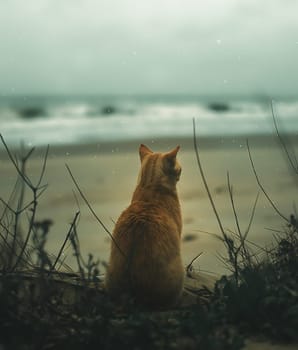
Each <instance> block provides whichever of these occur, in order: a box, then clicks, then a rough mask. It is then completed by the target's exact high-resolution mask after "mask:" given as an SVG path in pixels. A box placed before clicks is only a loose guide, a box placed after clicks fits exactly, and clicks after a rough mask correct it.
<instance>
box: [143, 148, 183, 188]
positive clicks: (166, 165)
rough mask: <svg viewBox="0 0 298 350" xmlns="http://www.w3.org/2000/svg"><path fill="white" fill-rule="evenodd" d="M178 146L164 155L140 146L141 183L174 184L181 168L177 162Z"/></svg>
mask: <svg viewBox="0 0 298 350" xmlns="http://www.w3.org/2000/svg"><path fill="white" fill-rule="evenodd" d="M179 149H180V146H177V147H176V148H174V149H173V150H171V151H169V152H165V153H155V152H153V151H151V150H150V149H149V148H148V147H147V146H145V145H143V144H141V145H140V148H139V154H140V159H141V174H140V175H141V179H140V180H141V181H142V182H143V183H144V184H145V183H153V182H169V184H170V183H172V184H176V182H177V181H179V179H180V174H181V166H180V164H179V162H178V161H177V153H178V151H179Z"/></svg>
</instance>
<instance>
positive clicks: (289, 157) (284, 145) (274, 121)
mask: <svg viewBox="0 0 298 350" xmlns="http://www.w3.org/2000/svg"><path fill="white" fill-rule="evenodd" d="M270 106H271V113H272V118H273V123H274V127H275V131H276V135H277V137H278V139H279V142H280V144H281V146H282V148H283V150H284V152H285V154H286V156H287V158H288V161H289V163H290V165H291V167H292V168H293V170H294V172H295V173H296V174H298V161H297V158H296V155H295V153H294V152H292V156H293V158H294V161H295V163H296V164H295V163H294V161H293V159H292V157H291V156H290V152H289V149H288V145H287V144H286V142H285V140H284V139H283V137H282V136H281V134H280V132H279V129H278V126H277V122H276V117H275V112H274V106H273V100H271V104H270Z"/></svg>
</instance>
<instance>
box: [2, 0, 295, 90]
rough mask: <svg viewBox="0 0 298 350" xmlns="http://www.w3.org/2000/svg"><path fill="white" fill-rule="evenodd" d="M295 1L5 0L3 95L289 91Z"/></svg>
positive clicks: (292, 71)
mask: <svg viewBox="0 0 298 350" xmlns="http://www.w3.org/2000/svg"><path fill="white" fill-rule="evenodd" d="M297 91H298V1H296V0H270V1H267V0H264V1H260V0H208V1H207V0H204V1H201V0H150V1H148V0H138V1H137V0H135V1H132V0H18V1H17V0H0V94H4V95H7V94H12V93H15V94H30V93H39V94H47V93H51V94H59V93H64V94H68V93H70V94H71V93H75V94H80V93H84V94H85V93H86V94H88V93H93V94H94V93H95V94H97V93H101V94H110V93H115V94H117V93H144V94H145V93H150V94H158V93H166V94H167V93H169V94H171V93H183V94H188V93H191V94H235V93H238V94H247V93H248V94H250V93H253V94H255V93H261V94H291V95H295V94H297Z"/></svg>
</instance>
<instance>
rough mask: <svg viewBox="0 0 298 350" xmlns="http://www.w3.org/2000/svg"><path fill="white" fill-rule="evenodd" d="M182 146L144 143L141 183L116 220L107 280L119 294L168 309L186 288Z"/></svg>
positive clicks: (141, 149) (142, 147) (113, 292)
mask: <svg viewBox="0 0 298 350" xmlns="http://www.w3.org/2000/svg"><path fill="white" fill-rule="evenodd" d="M178 150H179V146H178V147H176V148H175V149H174V150H172V151H170V152H167V153H153V152H152V151H151V150H150V149H149V148H148V147H146V146H144V145H141V146H140V148H139V153H140V158H141V169H140V173H139V179H138V184H137V187H136V189H135V191H134V194H133V196H132V201H131V204H130V206H129V207H128V208H127V209H126V210H124V211H123V213H122V214H121V216H120V217H119V219H118V221H117V223H116V226H115V229H114V232H113V237H114V242H112V247H111V255H110V261H109V267H108V270H107V275H106V281H105V282H106V288H107V290H108V292H109V293H110V294H111V295H112V296H114V297H116V298H121V297H122V296H123V295H130V296H132V297H133V298H135V300H136V301H137V302H138V303H140V304H142V305H146V306H150V307H155V308H163V307H168V306H172V305H174V304H175V303H176V302H177V301H178V299H179V297H180V295H181V293H182V289H183V279H184V269H183V265H182V260H181V253H180V237H181V229H182V220H181V211H180V204H179V200H178V196H177V191H176V183H177V181H178V180H179V177H180V173H181V167H180V165H179V163H178V162H177V160H176V155H177V152H178Z"/></svg>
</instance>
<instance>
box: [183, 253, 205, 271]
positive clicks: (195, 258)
mask: <svg viewBox="0 0 298 350" xmlns="http://www.w3.org/2000/svg"><path fill="white" fill-rule="evenodd" d="M202 254H203V252H201V253H199V254H198V255H196V256H195V257H194V258H193V259H192V260H191V262H190V263H189V264H188V265H187V266H186V273H187V276H188V277H190V272H191V268H192V264H193V263H194V262H195V261H196V260H197V259H198V258H199V257H200V256H201V255H202Z"/></svg>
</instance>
